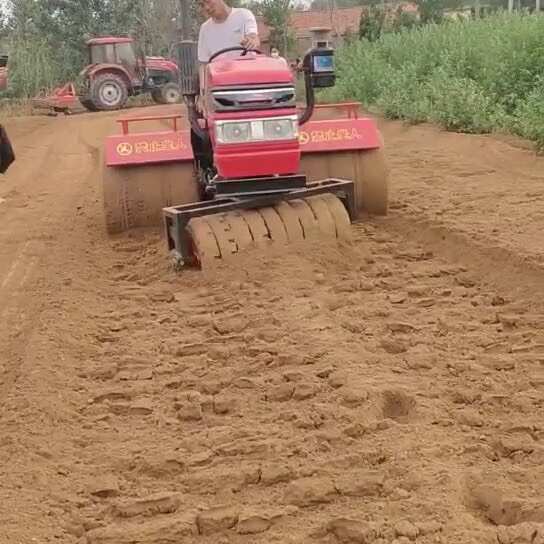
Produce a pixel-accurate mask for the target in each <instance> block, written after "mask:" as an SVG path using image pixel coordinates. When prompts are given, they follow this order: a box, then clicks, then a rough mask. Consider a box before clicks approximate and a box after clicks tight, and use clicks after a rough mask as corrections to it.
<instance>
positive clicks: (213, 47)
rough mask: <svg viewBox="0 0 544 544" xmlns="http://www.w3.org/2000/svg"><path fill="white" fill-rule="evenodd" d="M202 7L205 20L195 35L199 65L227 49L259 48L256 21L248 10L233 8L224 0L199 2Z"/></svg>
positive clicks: (203, 0)
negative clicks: (196, 35)
mask: <svg viewBox="0 0 544 544" xmlns="http://www.w3.org/2000/svg"><path fill="white" fill-rule="evenodd" d="M201 7H202V10H203V11H204V13H205V15H206V16H207V17H208V20H207V21H206V22H204V23H203V24H202V26H201V27H200V33H199V36H198V60H199V62H200V63H201V65H203V64H206V63H207V62H208V61H209V59H210V57H211V56H212V55H213V54H214V53H216V52H217V51H221V50H222V49H227V48H228V47H237V46H242V47H245V48H247V49H255V48H257V47H259V36H258V29H257V21H256V19H255V16H254V15H253V13H251V11H249V10H248V9H245V8H232V7H230V6H228V5H227V4H226V3H225V1H224V0H202V2H201Z"/></svg>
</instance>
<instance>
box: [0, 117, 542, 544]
mask: <svg viewBox="0 0 544 544" xmlns="http://www.w3.org/2000/svg"><path fill="white" fill-rule="evenodd" d="M114 121H115V116H114V115H110V114H106V115H102V114H83V115H80V116H74V117H68V118H64V117H58V118H47V117H36V118H29V119H17V120H12V121H10V120H7V122H6V125H7V128H8V131H9V132H10V134H11V135H12V136H13V140H14V144H15V147H16V151H17V155H18V160H17V163H16V164H15V165H14V166H13V168H12V169H11V170H10V172H9V174H8V175H7V176H5V177H3V178H1V179H0V218H1V223H0V528H1V530H0V543H1V544H4V543H5V544H14V543H22V544H27V543H29V544H30V543H34V542H37V543H40V544H41V543H51V542H62V543H68V544H73V543H77V544H83V543H88V544H136V543H137V544H174V543H175V544H179V543H185V542H187V543H198V544H218V543H224V544H227V543H229V544H230V543H233V544H242V543H243V544H260V543H263V544H264V543H267V544H268V543H270V542H277V543H282V544H283V543H286V544H287V543H297V544H298V543H310V542H312V543H314V542H316V543H318V544H320V543H323V544H333V543H337V542H338V543H363V544H364V543H372V544H393V543H395V544H407V543H409V542H416V543H417V544H431V543H433V544H434V543H443V544H455V543H458V544H487V543H489V544H491V543H494V544H495V543H497V542H499V543H500V544H525V543H527V544H530V543H531V544H537V543H540V544H542V543H543V542H544V495H543V492H542V490H543V489H544V332H543V331H544V235H543V234H542V233H543V232H544V211H543V210H544V159H543V158H538V157H536V156H535V155H534V154H533V153H532V152H531V151H528V150H524V149H522V148H520V147H517V146H514V145H512V144H509V143H505V142H503V141H499V140H498V139H494V138H492V137H473V136H464V135H457V134H446V133H443V132H441V131H439V130H438V129H435V128H433V127H427V126H420V127H411V128H407V127H404V126H403V125H401V124H396V123H387V124H384V126H383V131H384V137H385V141H386V146H387V154H388V157H389V161H390V164H391V168H392V187H391V195H392V200H393V202H392V209H391V213H390V215H389V216H388V217H386V218H383V219H372V220H363V221H361V222H360V223H358V224H357V225H356V226H354V231H355V238H354V240H353V241H351V242H347V243H342V244H340V245H334V246H331V245H323V246H319V247H317V246H315V245H305V246H304V247H303V248H293V251H292V252H290V253H288V254H286V253H285V252H282V251H280V250H276V251H271V253H270V254H269V255H266V256H263V255H257V256H255V255H252V256H248V257H247V258H239V259H238V260H236V262H234V263H226V264H225V265H223V266H220V267H218V269H217V270H215V271H209V272H206V273H201V272H196V271H186V272H183V273H181V274H179V273H176V272H175V271H174V270H173V269H172V268H171V266H170V262H169V260H168V258H167V252H166V248H165V246H164V243H163V241H162V240H161V235H160V231H159V229H157V230H142V231H138V232H133V233H130V234H124V235H119V236H116V237H113V238H109V237H108V236H107V235H106V233H105V228H104V223H103V213H102V195H101V187H100V179H99V172H100V169H99V167H98V151H97V149H98V147H99V146H100V145H101V142H102V141H103V139H104V137H105V136H106V135H107V134H108V133H111V131H113V130H115V127H114V125H115V122H114Z"/></svg>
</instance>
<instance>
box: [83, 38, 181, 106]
mask: <svg viewBox="0 0 544 544" xmlns="http://www.w3.org/2000/svg"><path fill="white" fill-rule="evenodd" d="M87 46H88V47H89V61H90V63H89V65H88V66H87V67H86V68H85V69H84V70H83V71H82V72H81V74H80V77H81V78H82V79H83V89H82V92H81V93H80V95H81V96H80V101H81V103H82V104H83V106H85V107H86V108H87V109H88V110H90V111H98V110H118V109H121V108H123V107H124V106H125V104H126V102H127V100H128V98H129V96H136V95H139V94H144V93H150V94H151V96H152V98H153V100H154V101H155V102H157V103H158V104H174V103H176V102H179V101H180V100H181V92H180V83H179V68H178V66H177V64H176V63H175V62H173V61H171V60H168V59H166V58H163V57H145V56H143V55H140V56H139V55H138V54H137V53H136V50H135V47H134V40H133V39H132V38H128V37H111V36H110V37H105V38H94V39H92V40H89V41H88V42H87Z"/></svg>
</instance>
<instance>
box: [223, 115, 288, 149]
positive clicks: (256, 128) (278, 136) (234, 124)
mask: <svg viewBox="0 0 544 544" xmlns="http://www.w3.org/2000/svg"><path fill="white" fill-rule="evenodd" d="M215 134H216V138H217V141H218V143H221V144H237V143H244V142H263V141H271V140H296V139H297V138H298V118H297V116H296V115H293V116H289V117H272V118H267V119H251V120H248V121H216V123H215Z"/></svg>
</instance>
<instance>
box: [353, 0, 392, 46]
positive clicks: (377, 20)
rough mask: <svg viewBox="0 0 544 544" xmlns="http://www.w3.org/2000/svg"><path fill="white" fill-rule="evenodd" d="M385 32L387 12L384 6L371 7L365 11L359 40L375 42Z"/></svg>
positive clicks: (361, 20)
mask: <svg viewBox="0 0 544 544" xmlns="http://www.w3.org/2000/svg"><path fill="white" fill-rule="evenodd" d="M385 31H386V11H385V9H384V8H383V7H382V6H369V7H368V8H366V9H365V10H363V12H362V13H361V19H360V21H359V38H361V39H366V40H368V41H370V42H374V41H376V40H378V39H379V38H380V37H381V35H382V34H383V33H384V32H385Z"/></svg>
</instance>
